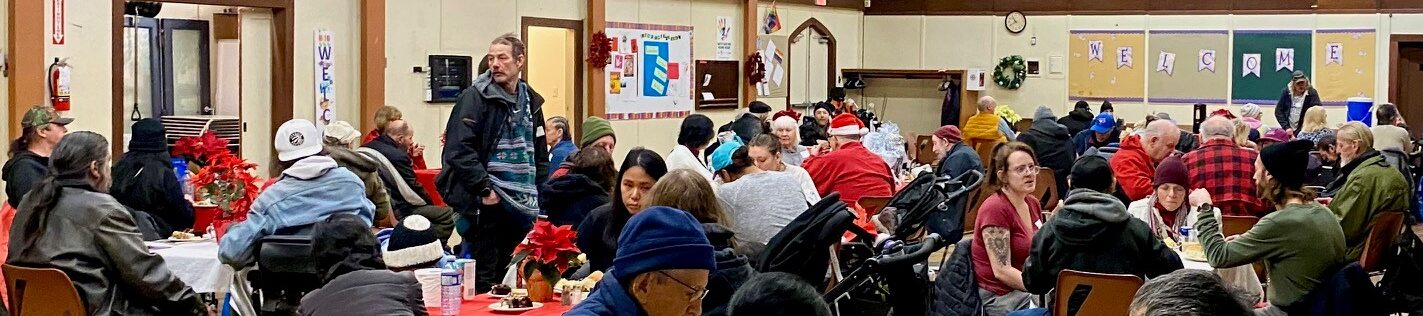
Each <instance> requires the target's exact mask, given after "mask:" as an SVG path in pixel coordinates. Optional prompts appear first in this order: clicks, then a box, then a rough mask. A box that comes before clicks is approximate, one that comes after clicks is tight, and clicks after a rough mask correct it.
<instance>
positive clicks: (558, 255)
mask: <svg viewBox="0 0 1423 316" xmlns="http://www.w3.org/2000/svg"><path fill="white" fill-rule="evenodd" d="M577 238H578V234H577V233H576V232H574V231H573V228H572V226H570V225H563V226H554V225H553V223H550V222H548V221H542V220H541V221H538V222H536V223H534V229H533V230H531V231H529V235H528V237H527V238H526V239H525V240H524V242H523V243H520V244H519V245H518V246H517V247H515V248H514V253H515V256H514V260H513V262H514V263H518V262H520V261H528V263H527V264H525V265H524V268H523V270H524V275H532V274H533V271H530V270H534V269H537V270H539V273H541V274H543V276H544V278H546V279H549V282H550V283H553V284H557V283H558V278H559V276H561V275H563V272H564V271H565V270H568V266H569V265H570V264H569V262H570V261H572V260H573V259H574V258H576V257H578V254H579V253H580V251H579V250H578V246H577V245H575V244H574V241H575V240H577Z"/></svg>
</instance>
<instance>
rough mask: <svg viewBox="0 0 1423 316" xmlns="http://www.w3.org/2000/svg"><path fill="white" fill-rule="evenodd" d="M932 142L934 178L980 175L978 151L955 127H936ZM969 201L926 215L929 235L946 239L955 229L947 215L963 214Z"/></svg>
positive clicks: (959, 200) (959, 201) (963, 200)
mask: <svg viewBox="0 0 1423 316" xmlns="http://www.w3.org/2000/svg"><path fill="white" fill-rule="evenodd" d="M932 139H933V142H934V153H935V154H936V155H938V157H939V158H938V160H939V165H938V166H937V167H935V170H934V175H935V176H939V177H948V178H958V177H959V176H962V175H963V174H965V173H968V172H969V171H970V170H972V171H978V172H980V173H982V172H984V170H983V160H982V159H979V158H978V152H976V151H974V150H973V147H970V146H969V145H968V144H965V143H964V142H963V133H962V132H960V131H959V127H958V126H953V125H944V126H940V127H939V129H937V130H934V136H933V138H932ZM1064 174H1066V173H1064ZM985 176H986V175H985ZM1063 188H1066V186H1064V187H1063ZM969 200H970V199H958V201H957V203H954V204H951V205H949V206H948V210H947V211H945V212H932V213H929V223H928V224H926V225H925V226H927V227H928V229H929V232H932V233H937V234H939V235H943V236H948V234H949V232H951V231H953V230H954V229H956V228H957V227H953V226H955V225H949V214H965V213H964V210H965V209H968V208H969V207H971V205H969V204H968V203H969Z"/></svg>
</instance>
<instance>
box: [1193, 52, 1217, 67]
mask: <svg viewBox="0 0 1423 316" xmlns="http://www.w3.org/2000/svg"><path fill="white" fill-rule="evenodd" d="M1196 57H1197V58H1196V71H1210V72H1215V50H1214V49H1202V50H1199V51H1197V52H1196Z"/></svg>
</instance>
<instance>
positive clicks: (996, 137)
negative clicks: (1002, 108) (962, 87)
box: [963, 96, 1014, 143]
mask: <svg viewBox="0 0 1423 316" xmlns="http://www.w3.org/2000/svg"><path fill="white" fill-rule="evenodd" d="M996 108H998V101H996V100H994V99H993V97H990V96H983V97H982V98H978V114H974V115H973V116H970V117H969V118H968V121H967V122H964V124H963V135H964V139H966V140H968V141H969V142H970V143H978V142H1002V141H1008V140H1013V139H1014V138H1010V137H1008V135H1007V134H1005V133H1003V132H1004V131H1003V130H1002V129H999V126H998V125H999V124H1000V123H1003V122H1004V121H1003V118H1000V117H998V114H997V113H995V112H994V109H996Z"/></svg>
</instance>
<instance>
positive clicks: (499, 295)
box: [489, 294, 509, 298]
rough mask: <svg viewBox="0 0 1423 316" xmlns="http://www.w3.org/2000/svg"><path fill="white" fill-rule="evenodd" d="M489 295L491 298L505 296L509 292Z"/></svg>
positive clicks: (507, 295)
mask: <svg viewBox="0 0 1423 316" xmlns="http://www.w3.org/2000/svg"><path fill="white" fill-rule="evenodd" d="M489 296H490V297H493V298H505V297H509V294H489Z"/></svg>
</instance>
